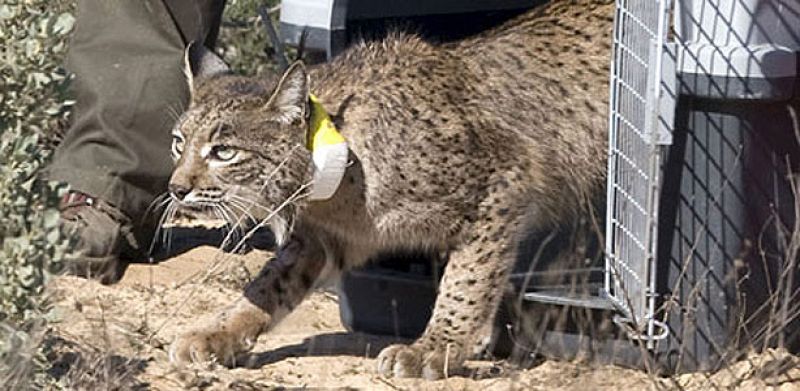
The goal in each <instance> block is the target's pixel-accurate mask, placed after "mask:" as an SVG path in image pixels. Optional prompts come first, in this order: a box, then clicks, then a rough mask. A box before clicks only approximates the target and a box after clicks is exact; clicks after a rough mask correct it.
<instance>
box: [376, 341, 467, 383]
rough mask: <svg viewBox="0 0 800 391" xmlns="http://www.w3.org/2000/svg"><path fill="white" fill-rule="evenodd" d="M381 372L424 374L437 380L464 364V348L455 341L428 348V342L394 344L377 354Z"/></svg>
mask: <svg viewBox="0 0 800 391" xmlns="http://www.w3.org/2000/svg"><path fill="white" fill-rule="evenodd" d="M377 360H378V372H379V373H380V374H382V375H384V376H394V377H420V376H421V377H423V378H425V379H427V380H437V379H441V378H443V377H444V376H445V374H446V373H452V372H454V371H456V370H458V369H460V368H461V366H462V364H463V363H464V356H463V354H462V349H460V348H458V347H456V346H455V345H452V344H450V345H448V346H441V347H436V348H426V347H425V345H423V344H419V343H415V344H413V345H391V346H388V347H387V348H385V349H383V350H382V351H381V353H380V354H379V355H378V359H377Z"/></svg>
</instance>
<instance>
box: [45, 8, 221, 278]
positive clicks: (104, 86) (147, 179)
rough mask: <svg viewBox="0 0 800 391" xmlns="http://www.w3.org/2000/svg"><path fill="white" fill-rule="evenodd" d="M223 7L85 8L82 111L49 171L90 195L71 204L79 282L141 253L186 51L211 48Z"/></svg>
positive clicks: (74, 55) (166, 158)
mask: <svg viewBox="0 0 800 391" xmlns="http://www.w3.org/2000/svg"><path fill="white" fill-rule="evenodd" d="M223 5H224V0H206V1H177V0H175V1H171V0H164V1H162V0H144V1H126V0H117V1H109V0H79V1H78V13H77V20H76V31H75V34H74V36H73V38H72V40H71V42H70V48H69V53H68V57H67V67H68V69H69V70H70V71H71V72H73V73H74V75H75V80H74V82H73V84H72V92H73V94H74V97H75V100H76V105H75V107H74V110H73V118H72V124H71V127H70V129H69V130H68V132H67V134H66V135H65V138H64V140H63V142H62V144H61V145H60V146H59V148H58V150H57V151H56V154H55V156H54V160H53V163H52V164H51V167H50V170H49V174H50V177H51V179H54V180H59V181H63V182H66V183H68V184H69V185H70V187H71V189H73V190H74V191H77V192H80V193H83V194H86V195H89V196H90V197H89V198H88V199H87V198H86V197H84V196H83V195H77V196H75V195H73V196H72V197H71V199H70V200H68V201H71V202H68V203H67V205H65V206H67V207H68V208H69V209H70V210H69V211H68V212H67V213H64V214H63V217H64V223H65V225H66V226H67V228H69V229H74V230H76V231H77V236H78V243H77V245H76V247H75V251H73V252H72V254H70V255H69V256H68V262H70V263H72V264H73V265H72V266H77V269H79V270H74V271H76V272H77V273H80V274H88V273H95V274H101V275H102V274H108V273H109V271H110V270H111V269H116V268H115V267H114V266H115V265H116V264H117V263H118V262H117V260H118V257H119V255H120V251H122V249H123V248H124V247H125V246H126V245H128V244H132V245H134V246H135V243H127V242H130V240H126V239H129V238H132V236H131V235H129V234H128V233H130V232H132V231H133V229H134V227H135V226H136V225H138V224H141V222H142V219H143V218H144V217H145V216H143V214H144V212H145V210H146V209H147V207H148V206H149V204H150V203H151V202H152V201H153V199H154V198H155V197H156V196H157V195H159V194H160V193H162V192H164V191H165V190H166V184H167V181H168V179H169V175H170V171H171V169H172V162H171V160H170V153H169V148H170V143H171V136H170V132H169V129H170V128H171V127H172V126H173V124H174V122H175V120H176V119H177V116H178V115H180V113H181V112H182V111H183V108H184V106H185V104H186V102H187V100H188V96H187V94H188V89H187V87H186V82H185V78H184V75H183V50H184V47H185V46H186V42H187V40H192V41H199V40H207V41H208V42H213V41H214V39H215V38H216V31H217V28H218V24H219V19H220V14H221V11H222V8H223ZM189 35H191V36H192V37H190V36H189ZM76 208H77V209H76ZM84 263H85V264H86V265H83V264H84ZM109 268H111V269H109ZM111 274H114V273H111ZM103 277H105V278H106V280H109V279H114V277H116V276H112V277H110V278H109V276H103Z"/></svg>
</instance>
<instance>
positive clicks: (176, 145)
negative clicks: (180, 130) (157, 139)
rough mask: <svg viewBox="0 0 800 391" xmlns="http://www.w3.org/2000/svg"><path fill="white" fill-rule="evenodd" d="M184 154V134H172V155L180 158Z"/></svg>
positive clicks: (176, 158)
mask: <svg viewBox="0 0 800 391" xmlns="http://www.w3.org/2000/svg"><path fill="white" fill-rule="evenodd" d="M182 154H183V136H181V135H180V134H177V133H175V134H173V135H172V157H173V158H175V160H178V158H179V157H181V155H182Z"/></svg>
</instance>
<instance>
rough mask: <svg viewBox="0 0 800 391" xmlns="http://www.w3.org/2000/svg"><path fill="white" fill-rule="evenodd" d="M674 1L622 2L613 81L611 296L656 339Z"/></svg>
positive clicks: (607, 284)
mask: <svg viewBox="0 0 800 391" xmlns="http://www.w3.org/2000/svg"><path fill="white" fill-rule="evenodd" d="M667 3H668V1H667V0H618V1H617V7H616V19H615V23H614V38H613V39H614V42H613V64H612V67H611V81H610V82H611V105H610V113H609V161H608V198H607V202H608V208H607V213H608V216H607V220H606V224H607V225H606V279H605V293H606V295H607V296H608V298H609V299H610V300H611V301H612V302H613V303H614V305H615V306H616V307H617V309H618V310H619V311H620V312H621V313H622V315H623V317H624V321H626V322H627V323H629V324H631V325H632V326H633V327H634V329H635V330H637V331H638V333H639V334H641V335H649V336H651V337H652V336H653V334H654V330H653V324H652V323H653V312H654V305H655V303H654V294H653V292H654V290H655V275H654V272H655V270H654V251H655V243H656V212H657V205H656V203H657V197H656V195H657V194H658V186H659V178H658V176H659V170H660V163H659V158H660V148H661V146H660V144H659V143H660V141H659V140H660V139H659V136H658V133H659V121H658V117H659V114H660V111H659V106H660V105H659V99H660V97H661V70H662V57H663V53H664V50H665V45H666V27H667V26H666V23H667V16H668V9H669V8H668V4H667Z"/></svg>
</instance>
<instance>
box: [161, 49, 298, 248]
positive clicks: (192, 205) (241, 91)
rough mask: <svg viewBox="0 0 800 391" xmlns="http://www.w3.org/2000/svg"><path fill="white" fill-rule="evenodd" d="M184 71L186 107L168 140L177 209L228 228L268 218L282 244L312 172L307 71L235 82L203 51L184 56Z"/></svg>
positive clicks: (171, 188) (171, 190) (295, 66)
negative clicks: (307, 142) (188, 95)
mask: <svg viewBox="0 0 800 391" xmlns="http://www.w3.org/2000/svg"><path fill="white" fill-rule="evenodd" d="M186 66H187V69H186V75H187V79H188V82H189V88H190V91H191V100H190V103H189V107H188V108H187V110H186V112H185V113H184V114H183V115H182V116H181V118H180V119H179V121H178V123H177V124H176V125H175V127H174V129H173V140H172V156H173V159H174V160H175V170H174V172H173V174H172V177H171V178H170V182H169V194H170V197H171V199H172V204H173V205H174V207H175V208H176V209H175V210H177V211H180V212H181V213H182V214H184V215H188V216H190V217H193V218H203V217H211V218H217V219H218V218H222V219H224V220H226V221H227V222H228V223H230V224H232V225H241V224H242V223H248V222H249V223H250V224H257V223H258V222H260V221H262V220H264V219H268V223H269V224H270V225H271V226H272V228H273V231H274V232H275V235H276V238H277V239H278V241H279V242H280V241H282V239H283V236H284V235H285V234H286V231H287V227H288V222H289V221H290V220H291V213H292V210H293V209H294V205H296V204H294V202H295V201H297V200H298V196H302V194H303V192H304V190H305V188H306V187H307V186H308V183H309V181H310V179H311V172H312V162H311V156H310V153H309V152H308V151H307V150H306V149H305V147H304V145H305V137H306V121H307V119H306V115H307V112H308V99H309V98H308V77H307V74H306V71H305V67H304V66H303V64H302V63H300V62H297V63H295V64H293V65H292V66H291V67H289V69H288V70H287V71H286V72H285V73H284V74H283V75H282V76H281V77H279V78H274V79H272V80H262V79H253V78H245V77H241V76H234V75H232V74H230V71H229V70H228V68H227V66H226V65H225V64H224V63H223V62H222V61H221V60H220V59H219V58H218V57H216V55H214V54H213V53H211V52H210V51H208V50H207V49H204V48H203V47H202V45H191V46H190V47H189V49H187V55H186ZM237 223H238V224H237Z"/></svg>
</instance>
